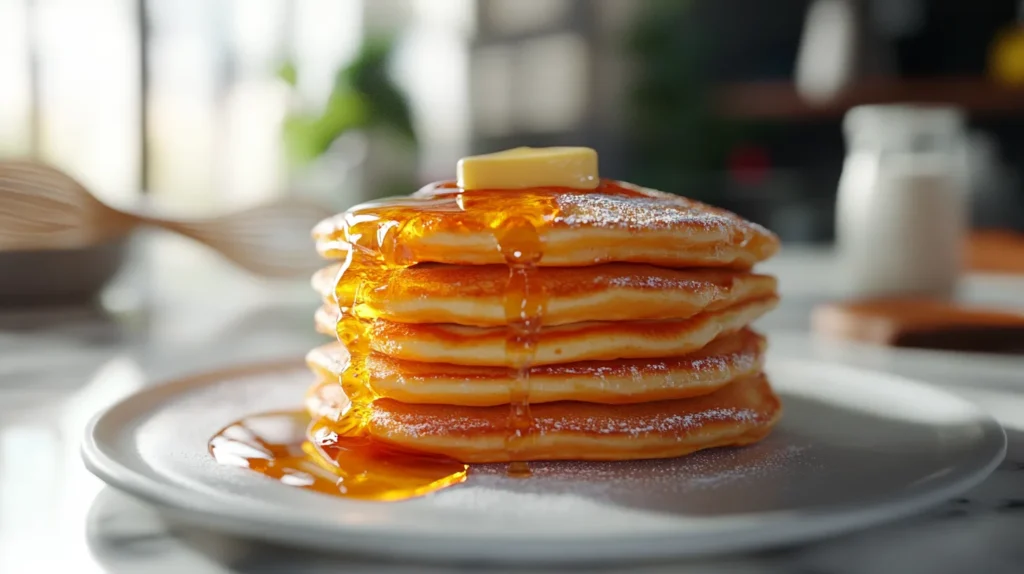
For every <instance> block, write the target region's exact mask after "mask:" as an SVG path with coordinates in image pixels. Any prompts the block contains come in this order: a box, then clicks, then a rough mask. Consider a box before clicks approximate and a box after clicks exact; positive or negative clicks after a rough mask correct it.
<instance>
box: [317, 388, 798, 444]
mask: <svg viewBox="0 0 1024 574" xmlns="http://www.w3.org/2000/svg"><path fill="white" fill-rule="evenodd" d="M340 391H341V389H340V387H339V386H338V385H337V384H335V383H326V384H318V385H315V386H314V388H313V389H311V391H310V393H309V395H308V401H307V405H308V408H309V410H310V412H311V414H312V415H313V416H317V417H319V416H321V415H327V416H328V418H330V416H331V413H332V412H336V411H338V410H339V409H341V408H344V405H345V398H344V395H343V394H342V393H341V392H340ZM531 410H532V412H533V419H534V426H533V431H532V434H531V435H530V436H529V437H527V439H526V440H525V441H523V444H522V445H521V449H520V450H519V455H518V456H517V457H516V458H517V460H631V459H644V458H667V457H677V456H682V455H685V454H689V453H692V452H695V451H698V450H702V449H707V448H713V447H721V446H739V445H745V444H750V443H753V442H756V441H759V440H761V439H763V438H764V437H765V436H767V434H768V433H769V432H770V431H771V428H772V426H773V425H774V424H775V422H776V421H777V420H778V418H779V416H780V414H781V410H782V406H781V404H780V402H779V399H778V397H776V396H775V394H774V393H773V392H772V390H771V388H770V387H769V385H768V381H767V380H766V378H765V377H764V375H763V374H758V375H755V376H752V377H747V378H745V379H742V380H739V381H736V382H733V383H731V384H729V385H726V386H725V387H723V388H721V389H719V390H718V391H716V392H714V393H711V394H707V395H703V396H700V397H696V398H691V399H681V400H673V401H657V402H648V403H639V404H630V405H599V404H593V403H581V402H555V403H544V404H540V405H536V406H533V407H531ZM370 411H371V412H370V417H369V421H368V425H367V427H366V430H367V432H368V434H369V435H370V436H371V437H373V438H374V439H377V440H379V441H382V442H385V443H388V444H391V445H394V446H398V447H401V448H405V449H411V450H415V451H420V452H426V453H432V454H438V455H444V456H449V457H451V458H454V459H456V460H459V461H462V462H464V463H488V462H507V461H509V459H510V456H509V453H508V451H507V450H506V448H505V439H506V436H507V435H508V424H509V417H508V407H505V406H495V407H460V406H449V405H410V404H406V403H401V402H398V401H394V400H391V399H378V400H376V401H374V402H373V404H372V405H371V407H370Z"/></svg>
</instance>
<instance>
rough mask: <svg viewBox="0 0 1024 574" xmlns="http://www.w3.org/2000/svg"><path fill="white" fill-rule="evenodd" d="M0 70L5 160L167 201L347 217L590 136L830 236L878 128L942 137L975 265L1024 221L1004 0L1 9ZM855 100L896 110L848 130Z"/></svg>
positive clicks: (1018, 102) (470, 0)
mask: <svg viewBox="0 0 1024 574" xmlns="http://www.w3.org/2000/svg"><path fill="white" fill-rule="evenodd" d="M0 78H2V80H0V159H12V158H35V159H38V160H42V161H44V162H47V163H50V164H52V165H54V166H56V167H58V168H60V169H61V170H63V171H65V172H66V173H68V174H70V175H71V176H73V177H74V178H76V179H77V180H78V181H79V182H81V183H82V184H83V185H84V187H85V188H87V189H88V190H89V191H90V192H92V193H93V194H95V195H96V196H97V197H99V198H100V199H101V200H103V201H104V202H106V203H108V204H110V205H114V206H119V207H127V208H131V209H136V210H138V209H142V207H140V206H144V208H145V209H147V210H150V211H155V212H157V213H159V214H162V215H172V216H175V217H203V216H213V215H217V214H223V213H226V212H231V211H233V210H238V209H242V208H245V207H249V206H254V205H260V204H262V203H265V202H268V201H273V200H280V199H281V198H292V199H300V200H305V201H312V202H315V203H317V204H319V205H322V206H324V208H325V209H326V210H340V209H343V208H345V207H347V206H349V205H352V204H353V203H355V202H358V201H362V200H365V199H369V198H374V197H380V196H386V195H393V194H404V193H408V192H410V191H412V190H414V189H415V188H417V187H418V186H419V185H421V184H423V183H426V182H429V181H432V180H437V179H443V178H450V177H451V176H452V175H453V172H454V166H455V162H456V161H457V159H458V158H459V157H461V156H464V155H467V154H471V153H478V152H486V151H493V150H497V149H502V148H508V147H513V146H518V145H532V146H546V145H585V146H591V147H594V148H596V149H597V150H598V152H599V153H600V157H601V169H602V174H603V175H604V176H607V177H615V178H622V179H628V180H630V181H634V182H637V183H640V184H645V185H649V186H652V187H656V188H659V189H664V190H667V191H671V192H674V193H680V194H684V195H687V196H691V197H695V198H698V199H702V200H706V201H708V202H711V203H714V204H717V205H721V206H723V207H726V208H728V209H732V210H734V211H736V212H738V213H740V214H741V215H744V216H746V217H748V218H751V219H753V220H755V221H758V222H761V223H764V224H766V225H768V226H769V227H771V228H772V229H773V230H775V231H776V232H777V233H779V234H780V235H781V236H782V238H783V240H784V241H785V242H786V243H787V244H788V245H799V244H829V243H831V242H833V241H834V240H835V238H836V234H837V231H836V221H837V217H836V207H835V206H836V203H837V190H838V189H839V188H840V179H841V175H842V174H843V171H844V163H845V162H846V161H847V159H848V157H849V156H850V153H851V150H853V149H854V146H853V145H852V142H853V141H854V140H853V139H851V138H854V137H857V138H859V140H858V141H860V140H865V141H866V140H872V141H883V140H884V141H887V142H889V143H892V140H893V137H894V136H892V134H891V133H889V132H892V131H893V130H894V129H895V127H894V126H896V127H899V128H900V129H901V130H902V132H901V133H903V136H904V137H903V139H902V140H900V142H899V146H903V147H902V148H900V149H899V150H897V151H902V152H907V151H910V152H916V151H921V149H918V148H916V147H915V146H920V145H923V146H924V150H925V151H929V149H928V147H929V146H932V147H936V146H937V147H940V148H943V149H948V150H951V149H952V148H954V147H955V148H956V150H957V151H956V152H955V153H954V152H952V151H950V152H949V154H948V157H949V158H951V159H950V165H952V163H955V162H960V163H957V164H956V165H958V166H959V168H958V171H957V173H956V175H957V176H958V177H962V179H963V182H964V184H963V185H962V186H961V187H962V188H963V193H964V194H965V195H966V200H967V203H968V207H967V210H968V212H969V213H968V216H969V218H970V224H971V228H972V229H973V230H974V231H979V230H980V231H985V233H975V234H973V235H972V239H971V241H973V243H971V246H972V250H971V251H970V252H969V255H970V258H971V261H972V262H973V263H972V264H976V265H982V266H985V265H988V266H990V267H991V266H993V265H1005V260H1006V259H1007V257H1006V256H1004V255H1002V254H1003V251H1000V249H1002V247H1003V245H1004V243H1006V242H1007V241H1010V240H1011V238H1013V237H1015V236H1014V235H1012V234H1011V233H1010V232H1012V231H1014V230H1016V231H1024V183H1022V177H1021V169H1022V168H1024V3H1022V2H1021V1H1020V0H975V1H973V2H970V3H969V4H965V3H964V2H961V1H959V0H772V1H763V0H715V1H712V0H441V1H438V0H372V1H371V0H87V1H84V0H0ZM865 104H883V105H890V106H891V105H910V106H912V107H910V108H894V109H890V110H887V111H885V110H883V111H885V115H884V116H877V117H878V118H884V119H881V121H875V122H874V124H873V125H861V126H860V127H855V128H854V127H851V126H849V125H847V126H846V127H845V128H844V123H843V122H844V118H845V117H846V113H847V111H848V110H850V109H851V108H854V107H857V106H861V105H865ZM921 105H928V106H939V107H940V109H943V110H946V111H948V112H950V113H951V114H955V116H950V117H953V118H954V119H955V120H956V122H959V123H955V125H952V127H951V128H950V129H949V130H946V131H945V132H941V130H940V132H941V133H940V134H939V135H936V132H935V129H937V128H936V126H937V125H938V124H936V122H937V121H938V122H941V121H942V120H941V118H940V119H938V120H936V119H935V118H932V119H928V118H925V117H916V116H915V115H914V113H913V112H914V110H915V109H919V106H921ZM946 119H947V120H948V119H949V117H947V118H946ZM862 124H864V122H862ZM867 124H871V122H867ZM852 129H856V130H857V133H856V134H854V133H852V132H851V130H852ZM896 131H899V130H896ZM858 134H859V135H858ZM908 134H909V135H908ZM861 136H863V137H861ZM929 137H931V138H933V139H934V138H939V139H941V140H942V141H941V142H939V143H935V142H932V143H930V144H929V143H927V142H925V143H923V144H922V143H921V141H923V140H927V138H929ZM896 139H899V137H896ZM876 147H878V146H876ZM881 147H885V146H881ZM881 147H879V148H878V149H881ZM897 147H898V146H897ZM890 151H891V150H890ZM954 160H955V162H954ZM876 207H877V206H876ZM990 230H1001V231H1000V232H998V233H992V232H991V231H990ZM302 239H303V240H305V234H304V233H303V238H302ZM979 246H981V247H979ZM992 253H997V256H992ZM1018 253H1019V252H1018ZM993 262H995V263H993ZM1022 266H1024V264H1022Z"/></svg>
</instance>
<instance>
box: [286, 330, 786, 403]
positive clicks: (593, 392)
mask: <svg viewBox="0 0 1024 574" xmlns="http://www.w3.org/2000/svg"><path fill="white" fill-rule="evenodd" d="M765 346H766V342H765V339H764V337H763V336H761V335H759V334H757V333H755V332H753V331H751V330H749V329H743V330H741V331H739V332H737V333H734V334H732V335H726V336H723V337H720V338H718V339H716V340H715V341H713V342H711V343H710V344H708V345H707V346H705V347H704V348H702V349H700V350H699V351H696V352H694V353H691V354H688V355H683V356H678V357H666V358H662V359H658V360H649V359H634V360H619V361H585V362H579V363H567V364H559V365H549V366H536V367H533V368H532V369H531V370H530V381H531V386H532V390H531V393H530V403H531V404H539V403H549V402H556V401H584V402H591V403H604V404H629V403H643V402H649V401H661V400H671V399H682V398H688V397H693V396H699V395H704V394H708V393H711V392H714V391H716V390H718V389H719V388H721V387H723V386H724V385H726V384H728V383H729V382H730V381H734V380H736V379H741V378H744V377H748V376H751V375H755V374H757V373H759V372H760V371H761V367H762V365H763V362H764V350H765ZM348 361H349V354H348V351H347V350H346V349H345V346H344V345H342V344H341V343H337V342H336V343H331V344H328V345H324V346H322V347H318V348H316V349H314V350H313V351H311V352H310V353H309V354H308V355H307V356H306V362H307V363H308V364H309V367H310V369H312V370H313V372H314V373H316V375H317V377H318V378H319V379H320V380H322V381H337V380H339V378H340V377H341V376H342V374H343V373H344V370H345V367H346V365H347V364H348ZM365 368H366V370H367V382H368V385H369V387H370V390H371V391H372V392H373V394H374V395H375V396H378V397H382V398H388V399H394V400H396V401H399V402H403V403H411V404H441V405H459V406H474V407H486V406H496V405H505V404H508V401H509V390H508V389H509V385H510V384H511V381H510V380H509V372H508V369H504V368H500V367H471V366H465V365H452V364H446V363H422V362H416V361H401V360H398V359H394V358H391V357H388V356H387V355H382V354H380V353H372V354H371V355H370V356H369V357H367V359H366V366H365ZM334 386H336V387H338V390H339V391H340V386H338V385H337V384H336V383H334Z"/></svg>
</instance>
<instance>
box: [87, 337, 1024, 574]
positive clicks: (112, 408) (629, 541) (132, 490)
mask: <svg viewBox="0 0 1024 574" xmlns="http://www.w3.org/2000/svg"><path fill="white" fill-rule="evenodd" d="M769 362H770V363H772V364H774V366H773V365H772V364H769V365H768V366H767V367H766V369H767V370H776V369H778V368H779V364H780V363H781V364H783V365H785V366H783V367H782V368H787V367H788V368H801V369H831V370H833V371H836V370H839V371H845V372H846V373H847V374H848V375H855V376H859V377H864V376H868V377H875V378H881V379H882V380H883V381H898V382H899V383H900V384H903V385H911V386H917V387H924V388H927V389H929V390H930V391H931V392H934V393H938V394H940V395H943V396H944V397H945V398H946V399H947V400H951V401H955V402H959V403H962V404H963V405H964V406H965V407H966V408H968V409H969V410H971V411H972V412H973V413H974V415H975V416H976V417H977V421H978V424H980V425H982V429H983V431H984V432H983V435H984V437H983V438H982V439H981V441H982V442H983V443H985V444H986V445H988V443H989V441H990V440H991V441H998V442H999V447H998V448H997V449H995V451H994V452H992V453H991V455H990V456H989V458H988V461H987V463H986V464H985V465H983V466H979V467H977V468H975V469H973V470H971V471H965V474H964V476H962V477H960V478H959V479H957V480H951V481H949V482H947V483H945V484H941V485H938V486H936V487H933V488H932V489H931V490H928V491H926V492H924V493H921V494H916V495H914V496H912V497H899V496H895V495H894V496H891V497H885V498H882V499H878V500H876V501H872V503H871V504H869V505H865V506H853V505H851V504H840V505H830V506H824V507H822V508H821V509H815V510H812V511H806V510H804V511H800V514H801V515H803V516H805V517H808V519H807V520H805V521H804V522H805V523H806V524H810V525H811V526H806V525H805V526H804V527H802V528H768V529H759V528H757V527H756V526H755V527H754V528H749V527H748V528H747V529H746V530H745V532H746V533H745V534H744V535H742V536H739V537H735V536H734V537H733V538H732V539H728V538H729V537H724V536H718V537H717V538H716V537H714V536H707V535H706V534H702V535H701V536H700V537H699V538H701V544H699V545H698V546H699V548H693V547H691V546H692V543H691V546H687V545H684V544H679V542H681V540H680V538H681V536H680V535H679V534H678V533H676V534H675V535H673V534H672V531H671V530H667V531H666V530H659V531H637V532H636V533H635V534H634V535H631V536H627V537H623V536H621V535H611V534H594V533H586V534H583V533H581V534H578V535H575V536H574V535H572V533H566V534H565V535H559V536H558V537H553V538H550V539H543V538H542V537H537V536H533V537H532V538H531V537H530V536H529V535H520V536H515V535H510V536H508V537H506V538H504V539H503V540H502V541H500V542H496V541H495V540H494V539H493V537H492V536H491V535H489V534H484V535H482V536H480V537H479V538H474V537H469V538H467V537H466V536H465V535H464V534H465V533H459V534H458V536H454V535H452V534H451V533H445V532H444V531H441V532H432V533H430V534H421V533H412V532H406V531H389V530H388V528H387V525H386V524H384V525H366V524H364V525H359V526H351V525H344V524H338V523H326V524H323V523H318V522H317V521H315V520H304V521H302V522H301V523H296V524H293V525H294V526H298V527H299V528H292V527H290V526H292V525H288V521H287V520H282V519H281V518H282V517H281V516H280V515H279V514H274V513H271V512H269V508H264V507H261V506H259V505H251V506H248V507H246V508H245V509H242V508H240V507H238V506H236V505H233V504H230V503H228V502H224V501H220V500H217V499H215V498H213V497H211V496H209V495H207V494H205V493H202V492H199V491H193V490H189V489H187V488H184V487H182V486H181V485H178V484H176V483H174V482H171V481H163V480H160V479H159V477H158V476H150V475H148V474H147V473H145V472H142V471H139V470H136V469H134V468H132V467H131V465H130V464H126V463H122V462H119V461H118V460H117V457H116V456H111V455H110V454H108V453H107V452H106V449H105V448H104V447H103V446H101V444H100V443H101V442H102V441H101V440H100V437H98V436H97V432H98V430H99V429H100V428H102V427H103V426H104V425H105V424H111V423H109V422H108V420H109V418H110V417H113V416H115V415H117V414H118V413H120V412H121V411H124V410H128V411H129V412H132V413H133V416H131V417H127V418H125V420H130V421H138V420H144V419H145V418H146V417H147V416H148V415H149V414H151V413H152V411H153V406H154V405H159V404H162V403H163V402H164V401H163V400H160V399H164V400H166V399H167V398H170V397H174V396H179V395H182V394H184V393H187V392H188V391H189V390H191V389H194V388H201V387H204V386H208V385H211V384H215V383H218V382H223V381H225V380H231V379H238V378H244V377H246V376H248V375H253V374H259V373H267V372H274V371H292V370H298V369H300V368H301V367H302V365H303V362H302V360H301V359H300V358H298V357H296V358H292V359H284V360H273V361H260V362H247V363H242V364H236V365H233V366H227V367H221V368H217V369H210V370H205V371H201V372H197V373H192V374H189V375H184V376H179V377H172V378H170V379H168V380H165V381H163V382H159V383H156V384H153V385H149V386H147V387H145V388H143V389H139V390H137V391H135V392H133V393H131V394H130V395H128V396H126V397H123V398H121V399H120V400H118V401H117V402H115V403H114V404H112V405H109V406H107V407H106V408H104V409H102V410H101V411H99V412H97V413H95V414H94V415H93V416H92V417H91V418H90V420H89V422H88V424H87V425H86V427H85V431H84V435H83V439H82V442H81V446H80V449H79V450H80V454H81V456H82V459H83V462H84V464H85V467H86V468H87V469H88V470H89V471H90V472H91V473H92V474H94V475H96V476H97V477H98V478H100V479H101V480H103V481H104V482H105V483H106V484H107V485H108V486H110V487H113V488H115V489H117V490H120V491H122V492H124V493H126V494H128V495H130V496H132V497H133V498H136V499H138V500H141V501H143V502H145V503H148V504H151V505H154V506H155V507H156V508H157V509H158V510H160V511H162V513H163V514H165V515H166V516H167V517H168V518H170V519H172V520H175V521H179V522H183V523H188V524H195V525H201V526H206V527H209V526H212V525H217V529H218V530H221V531H223V532H226V533H229V534H235V535H242V536H245V537H250V538H255V539H260V540H265V541H271V542H278V543H280V542H286V543H288V544H291V545H295V546H299V547H306V548H315V549H318V550H356V549H358V550H361V551H363V552H369V553H370V554H382V555H385V556H389V557H405V558H417V559H443V560H449V561H450V560H452V559H460V560H466V559H472V560H477V561H479V560H484V561H491V562H498V563H586V562H593V561H595V560H600V561H608V560H630V561H635V560H652V559H666V558H682V557H696V556H708V555H716V554H721V553H723V552H727V551H744V552H749V551H757V550H764V549H768V548H772V547H777V546H780V545H783V544H786V543H806V542H812V541H816V540H821V539H825V538H829V537H832V536H835V535H838V534H841V533H846V532H851V531H855V530H860V529H864V528H867V527H870V526H875V525H878V524H883V523H888V522H892V521H895V520H898V519H901V518H906V517H908V516H911V515H914V514H917V513H919V512H922V511H924V510H927V509H928V508H931V507H934V506H936V505H938V504H941V503H942V502H944V501H946V500H949V499H951V498H954V497H955V496H956V495H957V494H960V493H962V492H965V491H967V490H969V489H971V488H973V487H975V486H977V485H978V484H980V483H981V482H982V481H983V480H984V479H986V478H987V477H988V476H989V475H990V474H991V473H992V472H993V471H994V470H995V469H996V468H997V467H998V466H999V464H1000V463H1001V462H1002V461H1003V459H1004V457H1005V455H1006V451H1007V437H1006V432H1005V430H1004V429H1003V427H1002V425H1001V424H1000V423H999V422H998V421H997V420H996V419H995V418H994V417H993V416H992V415H991V414H989V413H988V412H987V411H985V410H984V409H983V408H981V407H980V406H978V405H976V404H975V403H973V402H971V401H970V400H968V399H966V398H963V397H960V396H958V395H956V394H955V393H952V392H950V391H948V390H946V389H943V388H941V387H939V386H936V385H932V384H930V383H928V382H926V381H921V380H917V379H913V378H909V377H905V376H902V375H896V374H891V373H886V372H883V371H875V370H872V369H866V368H861V367H853V366H849V365H846V364H842V363H833V362H828V361H820V360H812V359H803V358H789V357H786V358H779V357H770V358H769ZM780 394H782V393H780ZM136 403H139V404H136ZM116 426H119V427H126V426H128V425H126V424H125V423H124V422H121V423H119V424H116ZM989 446H994V442H993V443H992V445H989ZM156 474H158V473H156ZM197 497H198V498H202V499H203V500H202V501H200V502H197V501H196V498H197ZM344 502H345V503H346V504H351V505H373V504H376V503H373V502H366V501H344ZM792 514H793V511H788V510H775V511H768V512H759V513H746V514H735V515H730V516H727V517H703V518H702V520H707V521H708V523H709V526H711V523H715V524H716V525H718V528H715V529H712V532H711V534H714V532H715V531H717V530H718V529H720V528H722V527H723V526H728V525H729V523H731V522H748V523H752V524H762V525H763V524H764V523H766V522H768V523H770V522H774V521H776V520H777V519H779V518H786V517H787V516H788V515H792ZM751 521H753V522H751ZM788 524H790V525H791V524H792V523H788ZM323 526H327V528H326V530H323V529H322V527H323ZM308 528H321V529H322V532H327V531H329V536H324V535H323V534H321V535H320V536H318V537H313V538H311V537H308V536H301V535H299V534H301V533H305V534H308ZM755 530H758V531H759V533H758V535H756V536H751V534H750V532H752V531H755ZM328 537H329V538H331V539H332V540H335V541H338V540H344V541H345V542H344V543H339V544H337V545H336V546H333V547H330V548H328V547H327V546H325V544H324V543H323V540H322V539H325V538H328ZM460 541H461V542H462V547H460V551H459V552H458V553H455V552H453V551H451V550H450V549H449V547H448V546H446V545H445V544H451V543H452V542H460ZM672 542H675V544H673V543H672ZM509 546H514V547H516V548H514V549H510V548H508V547H509ZM584 549H585V550H584ZM580 554H586V555H587V558H586V559H581V558H580V557H579V555H580Z"/></svg>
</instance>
